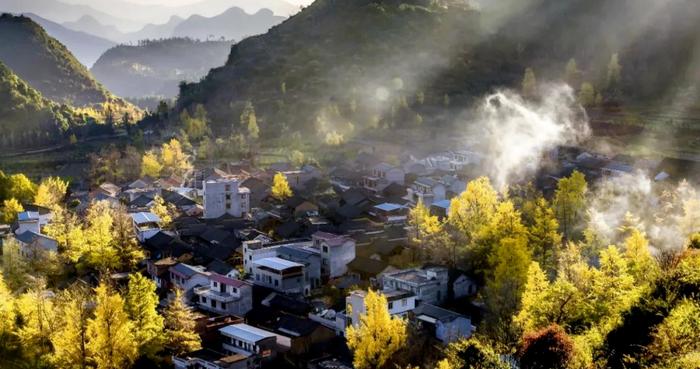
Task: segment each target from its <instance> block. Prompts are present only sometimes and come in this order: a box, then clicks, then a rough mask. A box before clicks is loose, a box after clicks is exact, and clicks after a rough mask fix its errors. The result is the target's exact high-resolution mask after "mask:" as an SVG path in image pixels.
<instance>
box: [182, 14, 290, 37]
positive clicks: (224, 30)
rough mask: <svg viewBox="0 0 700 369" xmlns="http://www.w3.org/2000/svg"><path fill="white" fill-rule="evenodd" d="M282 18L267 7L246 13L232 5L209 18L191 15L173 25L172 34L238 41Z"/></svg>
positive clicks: (282, 18)
mask: <svg viewBox="0 0 700 369" xmlns="http://www.w3.org/2000/svg"><path fill="white" fill-rule="evenodd" d="M284 20H285V17H280V16H276V15H274V14H273V13H272V11H271V10H269V9H262V10H259V11H258V12H257V13H255V14H248V13H246V12H245V11H244V10H243V9H241V8H236V7H234V8H231V9H228V10H226V11H225V12H224V13H222V14H219V15H217V16H214V17H210V18H207V17H202V16H199V15H193V16H191V17H189V18H188V19H186V20H184V21H182V22H180V23H179V24H178V25H177V26H176V27H175V29H174V30H173V36H175V37H191V38H196V39H201V40H206V39H209V38H210V37H211V38H214V39H217V38H224V39H226V40H236V41H240V40H241V39H243V38H245V37H247V36H253V35H257V34H261V33H265V32H267V30H268V29H270V27H272V26H274V25H276V24H279V23H281V22H282V21H284Z"/></svg>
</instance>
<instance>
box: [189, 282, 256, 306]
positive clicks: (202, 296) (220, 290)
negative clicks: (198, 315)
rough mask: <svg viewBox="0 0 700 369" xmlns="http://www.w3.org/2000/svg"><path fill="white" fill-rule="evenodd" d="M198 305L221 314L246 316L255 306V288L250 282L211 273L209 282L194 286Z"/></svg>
mask: <svg viewBox="0 0 700 369" xmlns="http://www.w3.org/2000/svg"><path fill="white" fill-rule="evenodd" d="M194 293H195V295H197V299H198V301H197V305H198V306H199V308H201V309H202V310H206V311H211V312H213V313H217V314H221V315H238V316H244V315H245V314H246V313H247V312H248V311H250V310H251V309H252V308H253V288H252V286H251V285H250V284H248V283H246V282H243V281H240V280H237V279H234V278H231V276H223V275H220V274H217V273H213V272H212V273H209V284H208V285H206V286H199V287H195V288H194Z"/></svg>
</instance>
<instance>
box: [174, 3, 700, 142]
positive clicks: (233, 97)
mask: <svg viewBox="0 0 700 369" xmlns="http://www.w3.org/2000/svg"><path fill="white" fill-rule="evenodd" d="M486 3H489V5H490V6H489V7H485V8H483V10H482V11H478V10H476V9H470V8H469V7H468V6H466V5H465V2H463V1H452V0H443V1H428V0H411V1H408V0H404V1H398V0H382V1H377V0H353V1H351V0H317V1H316V2H314V4H312V5H311V6H309V7H307V8H305V10H303V11H302V12H300V13H299V14H297V15H295V16H293V17H292V18H290V19H289V20H287V21H285V22H284V23H282V24H281V25H279V26H276V27H274V28H272V29H271V30H270V31H269V32H268V33H266V34H265V35H261V36H257V37H252V38H249V39H245V40H243V41H242V42H240V43H238V44H236V45H234V47H233V48H232V52H231V54H230V56H229V59H228V61H227V63H226V65H225V66H223V67H221V68H216V69H213V70H212V71H211V72H210V73H209V74H208V75H207V77H206V78H204V79H203V80H202V81H201V82H200V83H193V84H187V85H184V86H183V88H182V90H181V94H180V99H179V102H178V103H179V107H180V108H182V107H188V106H191V105H192V104H196V103H203V104H205V106H206V107H207V109H208V111H209V113H210V115H211V116H212V117H213V121H217V120H219V119H221V121H225V119H223V118H225V117H227V116H231V115H234V116H235V115H236V114H238V113H240V111H241V109H242V106H243V102H244V101H246V100H252V101H253V102H254V104H255V106H256V112H258V115H259V116H262V120H263V121H264V122H269V123H266V124H264V125H263V131H265V130H266V129H267V130H268V132H276V131H279V129H280V128H281V127H285V126H286V127H290V128H291V129H311V128H313V127H312V125H313V124H314V123H313V122H314V120H315V119H314V118H313V117H314V116H322V117H323V118H324V119H325V122H324V124H325V125H326V126H328V125H330V126H337V125H336V123H337V124H340V123H342V124H346V122H348V121H351V122H353V127H356V128H357V127H359V128H362V127H367V126H373V125H374V126H376V121H377V118H379V120H380V124H381V125H383V126H388V127H391V126H395V125H410V124H411V122H414V121H422V119H417V118H415V119H414V117H415V116H416V113H420V114H422V115H424V116H425V115H435V114H439V113H441V112H443V111H444V106H450V107H464V106H467V105H469V103H470V102H472V101H473V99H474V98H475V97H479V96H482V95H483V94H485V93H487V92H489V91H492V90H493V89H494V88H497V87H503V86H506V87H514V88H518V89H519V87H520V83H521V81H522V78H523V72H524V70H525V69H526V68H527V67H532V68H534V70H535V72H536V74H537V75H538V77H540V79H541V80H547V79H549V78H552V79H561V78H563V75H564V69H565V66H566V64H567V61H568V60H569V59H570V58H576V60H577V62H578V65H579V69H580V73H581V77H580V80H581V81H590V82H591V83H593V84H594V85H595V88H596V89H597V90H603V89H605V88H606V86H605V83H606V82H605V80H606V75H607V70H608V68H607V67H608V64H609V61H610V60H611V59H612V55H613V54H615V53H618V54H619V60H620V64H621V67H622V73H621V76H620V77H621V78H620V79H621V83H620V87H619V89H620V90H621V94H618V95H621V97H620V96H612V95H613V93H612V92H611V93H610V95H611V98H617V99H623V100H625V101H627V102H629V103H634V102H638V101H643V100H648V99H660V98H663V97H664V95H665V94H666V92H667V91H670V90H673V89H677V88H681V87H682V86H680V85H679V83H680V82H682V81H683V80H684V79H687V78H686V77H687V75H688V73H693V72H690V71H693V70H695V71H697V68H690V67H691V66H692V65H693V63H695V62H697V60H700V58H698V57H697V56H695V55H692V53H691V51H692V50H696V49H697V44H698V42H699V41H700V40H699V39H698V38H699V37H700V36H699V35H700V32H699V31H700V30H699V29H698V27H699V25H700V19H699V18H700V9H699V6H700V3H698V2H697V1H694V0H677V1H670V2H663V4H660V3H659V2H657V1H654V0H616V1H608V0H587V1H578V0H576V1H567V2H562V1H559V0H531V1H513V0H500V1H498V0H496V1H493V2H486ZM663 7H665V8H666V9H664V8H663ZM640 17H642V18H640ZM640 19H641V21H640ZM686 71H688V73H686ZM695 73H696V72H695ZM696 77H699V78H697V79H696V81H697V80H700V76H696ZM576 84H578V83H576ZM574 87H578V86H574ZM417 96H420V98H418V97H417ZM607 98H608V97H607V96H606V99H607ZM329 111H330V112H332V114H329V113H328V112H329ZM433 113H435V114H433ZM330 115H334V116H336V117H335V118H334V119H330V118H329V116H330ZM329 120H330V122H329ZM316 121H317V122H318V120H316ZM333 121H336V122H333ZM276 124H279V125H280V126H275V125H276ZM316 125H318V123H316ZM316 128H318V127H316Z"/></svg>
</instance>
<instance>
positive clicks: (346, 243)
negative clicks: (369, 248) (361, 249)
mask: <svg viewBox="0 0 700 369" xmlns="http://www.w3.org/2000/svg"><path fill="white" fill-rule="evenodd" d="M311 240H312V242H313V247H314V248H316V249H317V250H320V251H321V260H322V262H321V275H322V276H323V277H324V278H331V279H332V278H338V277H340V276H342V275H344V274H345V273H347V272H348V264H350V262H352V261H353V260H355V247H356V244H355V240H354V239H352V238H351V237H348V236H341V235H336V234H332V233H326V232H316V233H314V234H313V235H311Z"/></svg>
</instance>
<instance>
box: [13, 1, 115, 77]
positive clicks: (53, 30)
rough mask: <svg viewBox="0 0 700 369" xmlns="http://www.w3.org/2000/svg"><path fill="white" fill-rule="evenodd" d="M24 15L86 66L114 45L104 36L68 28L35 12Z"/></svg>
mask: <svg viewBox="0 0 700 369" xmlns="http://www.w3.org/2000/svg"><path fill="white" fill-rule="evenodd" d="M25 16H27V17H29V18H31V19H32V20H33V21H34V22H36V23H38V24H39V25H40V26H41V27H42V28H44V30H46V33H48V34H49V35H51V37H53V38H55V39H56V40H58V41H59V42H60V43H62V44H64V45H66V47H67V48H68V50H70V51H71V53H73V55H75V57H76V58H77V59H78V60H79V61H80V62H81V63H82V64H83V65H85V66H88V67H90V66H91V65H92V64H94V63H95V61H96V60H97V58H99V57H100V55H102V53H104V52H105V51H106V50H107V49H109V48H111V47H113V46H114V45H115V43H114V42H112V41H110V40H107V39H105V38H101V37H97V36H93V35H91V34H88V33H85V32H79V31H74V30H71V29H68V28H66V27H64V26H62V25H60V24H58V23H55V22H52V21H50V20H48V19H45V18H42V17H40V16H38V15H36V14H25Z"/></svg>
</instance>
